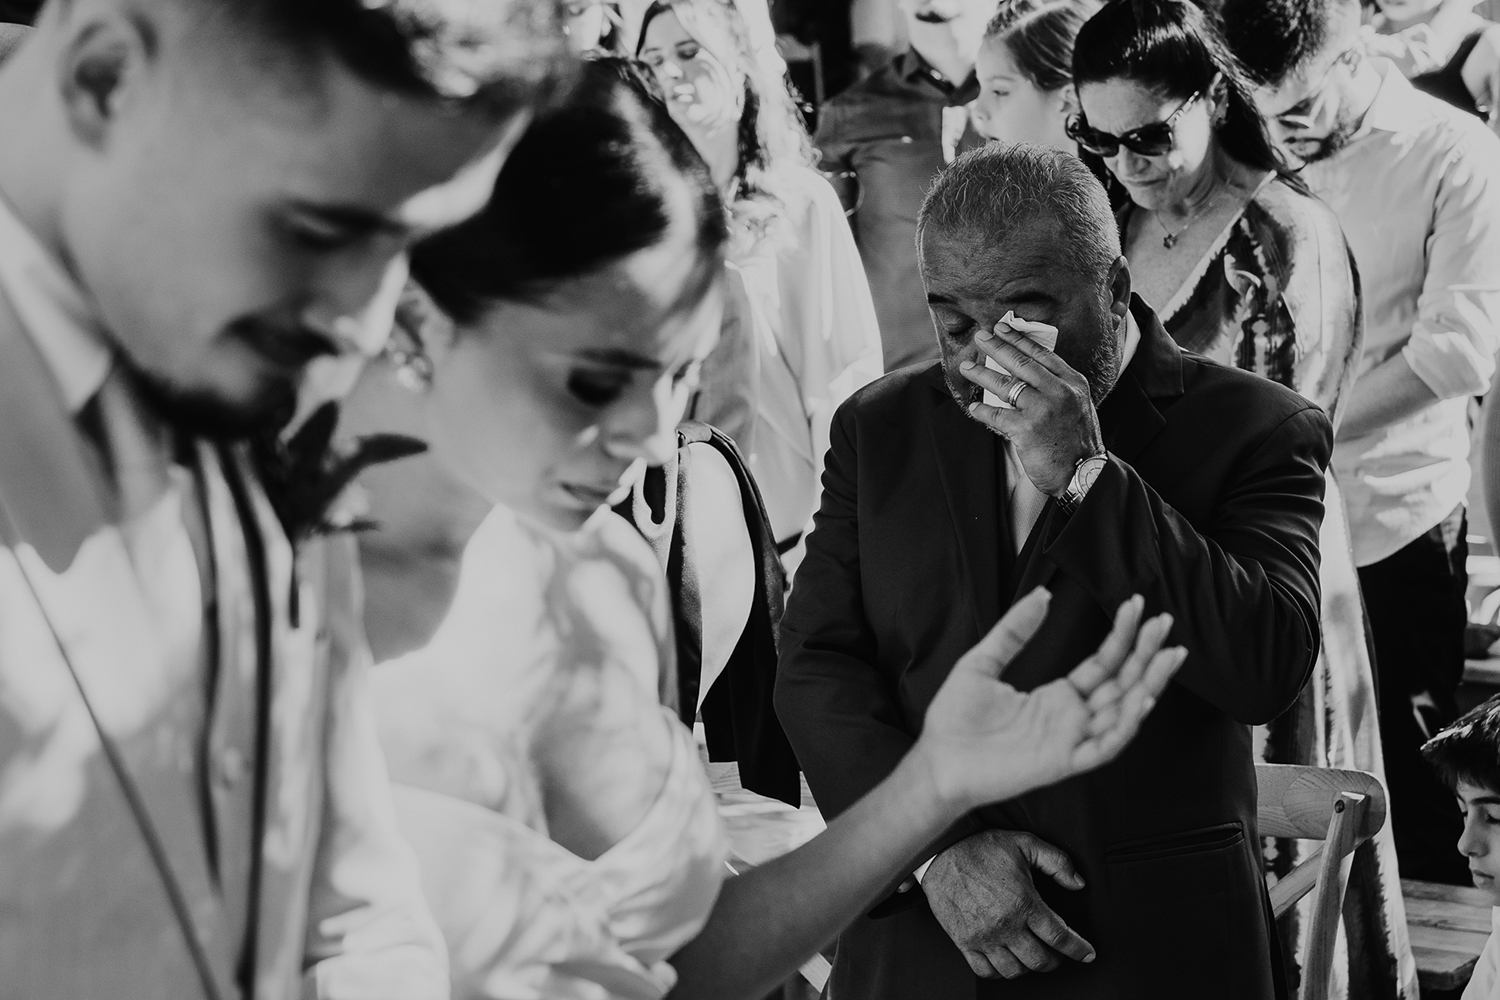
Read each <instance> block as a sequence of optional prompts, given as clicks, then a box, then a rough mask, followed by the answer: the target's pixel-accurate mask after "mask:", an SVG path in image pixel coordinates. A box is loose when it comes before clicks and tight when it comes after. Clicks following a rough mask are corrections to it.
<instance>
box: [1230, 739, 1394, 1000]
mask: <svg viewBox="0 0 1500 1000" xmlns="http://www.w3.org/2000/svg"><path fill="white" fill-rule="evenodd" d="M1255 779H1256V786H1257V789H1258V792H1259V796H1260V797H1259V803H1258V807H1257V810H1256V815H1257V822H1258V825H1259V827H1260V834H1261V836H1263V837H1287V838H1292V839H1298V840H1321V841H1323V845H1322V847H1320V848H1319V850H1318V851H1317V852H1316V853H1315V854H1314V855H1313V856H1312V857H1310V858H1308V859H1307V860H1306V861H1303V862H1302V863H1301V864H1299V865H1298V866H1297V867H1296V868H1294V869H1292V871H1291V872H1289V873H1288V874H1287V875H1286V876H1285V877H1283V878H1282V879H1280V880H1279V881H1278V882H1277V883H1276V884H1275V885H1274V886H1272V887H1271V892H1270V895H1271V908H1272V911H1273V912H1274V913H1275V914H1276V916H1277V917H1280V916H1281V915H1282V914H1284V913H1286V912H1287V911H1288V910H1290V909H1291V908H1292V907H1293V906H1294V905H1296V903H1297V901H1298V900H1299V899H1301V898H1302V897H1303V896H1305V895H1307V893H1308V892H1311V891H1313V890H1314V889H1316V895H1315V896H1314V897H1313V905H1312V919H1311V922H1310V923H1309V925H1308V934H1307V948H1306V951H1305V954H1304V956H1303V962H1302V989H1301V993H1300V997H1301V1000H1325V998H1326V997H1327V996H1328V991H1329V982H1330V978H1331V976H1332V972H1333V949H1334V941H1335V939H1336V938H1337V935H1338V927H1339V919H1340V913H1341V911H1342V910H1343V906H1344V890H1345V888H1346V887H1347V886H1348V884H1349V866H1350V863H1351V862H1352V861H1353V855H1354V850H1355V848H1357V847H1358V846H1359V845H1360V844H1362V843H1364V842H1365V841H1366V840H1369V839H1370V838H1372V837H1374V836H1375V834H1377V833H1379V832H1380V828H1381V827H1382V826H1384V825H1385V815H1386V803H1385V788H1384V787H1383V786H1382V785H1381V784H1380V779H1378V778H1376V777H1375V776H1374V775H1373V774H1370V773H1368V772H1365V771H1344V770H1336V769H1333V768H1323V767H1303V766H1298V765H1293V764H1257V765H1256V767H1255Z"/></svg>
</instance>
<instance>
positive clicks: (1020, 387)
mask: <svg viewBox="0 0 1500 1000" xmlns="http://www.w3.org/2000/svg"><path fill="white" fill-rule="evenodd" d="M1027 388H1028V386H1027V385H1026V383H1025V382H1022V381H1021V380H1020V379H1016V380H1015V381H1014V382H1012V383H1011V384H1010V391H1009V392H1007V393H1006V394H1005V401H1006V402H1007V403H1009V404H1010V408H1011V409H1013V410H1014V409H1015V408H1016V400H1018V399H1020V398H1021V393H1022V392H1024V391H1026V389H1027Z"/></svg>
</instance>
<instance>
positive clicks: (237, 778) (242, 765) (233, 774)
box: [217, 747, 249, 788]
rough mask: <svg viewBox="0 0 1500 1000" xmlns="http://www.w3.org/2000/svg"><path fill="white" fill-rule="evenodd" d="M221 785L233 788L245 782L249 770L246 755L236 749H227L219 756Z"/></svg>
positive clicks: (218, 767)
mask: <svg viewBox="0 0 1500 1000" xmlns="http://www.w3.org/2000/svg"><path fill="white" fill-rule="evenodd" d="M217 769H218V776H219V784H221V785H224V786H225V787H227V788H232V787H234V786H235V785H237V784H239V783H240V782H241V781H243V780H245V772H246V771H247V770H249V764H248V762H247V761H246V760H245V755H244V754H243V753H241V752H240V751H239V750H238V749H236V748H235V747H225V748H224V751H223V752H222V753H221V754H219V761H218V766H217Z"/></svg>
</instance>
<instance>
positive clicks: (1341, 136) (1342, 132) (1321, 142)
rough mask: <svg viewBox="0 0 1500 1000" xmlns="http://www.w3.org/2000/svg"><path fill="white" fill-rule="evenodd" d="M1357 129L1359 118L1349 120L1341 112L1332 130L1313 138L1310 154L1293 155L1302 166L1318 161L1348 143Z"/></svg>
mask: <svg viewBox="0 0 1500 1000" xmlns="http://www.w3.org/2000/svg"><path fill="white" fill-rule="evenodd" d="M1357 131H1359V119H1357V118H1356V119H1352V120H1351V119H1349V118H1346V117H1345V116H1344V115H1343V114H1342V113H1341V114H1340V115H1339V117H1338V120H1337V121H1335V122H1334V125H1333V131H1331V132H1329V133H1328V134H1327V135H1326V136H1324V137H1323V138H1321V139H1317V140H1314V142H1313V151H1312V154H1311V155H1309V156H1303V155H1301V154H1300V153H1294V154H1293V155H1294V156H1296V157H1297V158H1298V159H1299V160H1301V161H1302V162H1301V166H1304V167H1305V166H1307V165H1308V164H1311V163H1318V162H1320V161H1322V160H1326V159H1328V158H1329V157H1331V156H1333V155H1334V154H1335V153H1337V152H1339V150H1341V149H1343V148H1344V147H1345V146H1347V145H1349V141H1350V140H1351V139H1353V138H1354V133H1355V132H1357Z"/></svg>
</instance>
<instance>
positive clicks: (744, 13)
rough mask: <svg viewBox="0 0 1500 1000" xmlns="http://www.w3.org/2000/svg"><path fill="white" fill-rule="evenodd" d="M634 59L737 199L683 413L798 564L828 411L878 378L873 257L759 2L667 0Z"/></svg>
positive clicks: (649, 20) (649, 22) (650, 14)
mask: <svg viewBox="0 0 1500 1000" xmlns="http://www.w3.org/2000/svg"><path fill="white" fill-rule="evenodd" d="M639 55H640V58H641V59H642V61H644V62H645V63H646V64H647V65H648V66H650V67H651V69H652V71H653V72H654V73H655V76H656V80H657V82H658V84H659V85H660V86H661V89H662V92H663V94H664V95H665V97H666V101H667V107H668V109H669V110H670V111H671V114H672V117H673V119H674V120H675V121H676V122H677V123H678V125H680V126H681V127H682V129H683V131H684V132H686V133H687V134H688V136H689V138H691V139H692V141H693V145H694V146H696V147H697V149H698V152H699V153H700V154H701V155H702V156H703V159H704V160H705V161H706V162H707V163H708V166H709V169H710V171H712V174H713V179H714V183H715V184H716V185H717V186H718V189H719V192H720V193H721V194H722V195H723V197H724V201H725V203H726V205H728V207H729V215H730V224H729V225H730V240H729V264H730V271H731V288H730V298H729V305H728V307H727V310H726V316H725V323H724V330H723V335H722V336H721V338H720V342H719V345H718V347H717V348H716V349H715V351H714V354H713V355H712V356H711V357H710V358H709V359H708V361H707V362H706V363H705V365H704V369H703V376H702V384H701V388H700V390H699V393H698V396H697V398H696V400H695V402H694V404H693V407H692V409H691V411H690V415H691V416H692V417H694V418H695V419H698V420H702V421H705V422H707V423H710V424H713V425H714V426H716V427H718V428H720V429H721V430H723V431H725V432H726V433H727V434H729V436H730V437H732V438H733V439H734V440H735V442H736V443H737V444H738V445H739V447H740V450H741V451H742V452H744V454H745V455H746V457H747V458H748V460H749V463H750V468H751V469H752V470H753V471H754V473H755V478H756V481H757V482H758V483H759V485H760V489H761V493H762V495H763V496H764V497H765V502H766V508H767V511H768V512H769V514H770V518H771V525H772V528H773V529H774V531H775V534H776V538H777V543H778V547H779V548H780V549H781V550H782V552H783V554H784V557H785V558H786V560H787V562H788V565H789V568H790V567H794V566H795V563H796V562H797V560H798V558H799V557H798V553H800V551H801V550H800V547H799V545H800V541H801V538H802V533H803V531H804V529H805V527H806V525H807V523H808V521H809V520H810V518H811V517H812V513H813V510H814V509H815V508H816V506H817V503H818V495H819V482H820V479H821V476H822V469H823V455H824V453H825V452H826V451H827V450H828V429H829V426H830V424H831V421H832V418H833V411H834V409H835V408H837V406H838V404H839V403H841V402H842V401H843V400H844V399H845V398H846V397H847V396H848V395H849V394H850V393H852V392H853V391H854V390H855V389H858V388H859V387H860V386H862V385H864V384H865V383H867V382H869V381H871V380H872V379H874V378H876V377H877V376H879V375H880V374H881V350H880V330H879V327H878V325H877V322H876V319H875V307H874V304H873V302H872V301H871V299H870V287H869V284H868V282H867V280H866V278H865V271H864V267H863V265H862V264H861V262H860V258H859V251H858V249H857V248H856V246H855V244H854V237H853V234H852V233H851V232H850V231H849V224H848V221H847V220H846V219H845V217H844V211H843V207H842V206H841V205H840V203H839V200H838V196H837V195H836V194H835V193H834V190H833V188H832V187H830V186H829V184H828V182H827V181H825V180H824V179H823V177H822V176H821V175H820V174H819V173H818V172H817V171H816V170H815V169H814V168H813V163H814V159H813V155H812V149H811V145H810V143H809V141H808V138H807V133H806V131H805V130H804V129H803V126H802V121H801V116H800V115H799V114H798V112H797V108H796V105H795V103H794V102H793V100H792V96H791V93H790V92H789V91H788V89H787V83H786V64H785V63H784V62H783V61H782V59H781V57H780V55H778V54H777V52H776V45H775V36H774V33H773V31H772V28H771V20H770V14H769V12H768V10H767V8H766V5H765V3H764V0H742V2H741V3H735V2H732V0H658V2H656V3H653V4H652V5H651V6H650V8H648V9H647V11H646V16H645V21H644V23H643V25H642V27H641V35H640V49H639Z"/></svg>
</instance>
